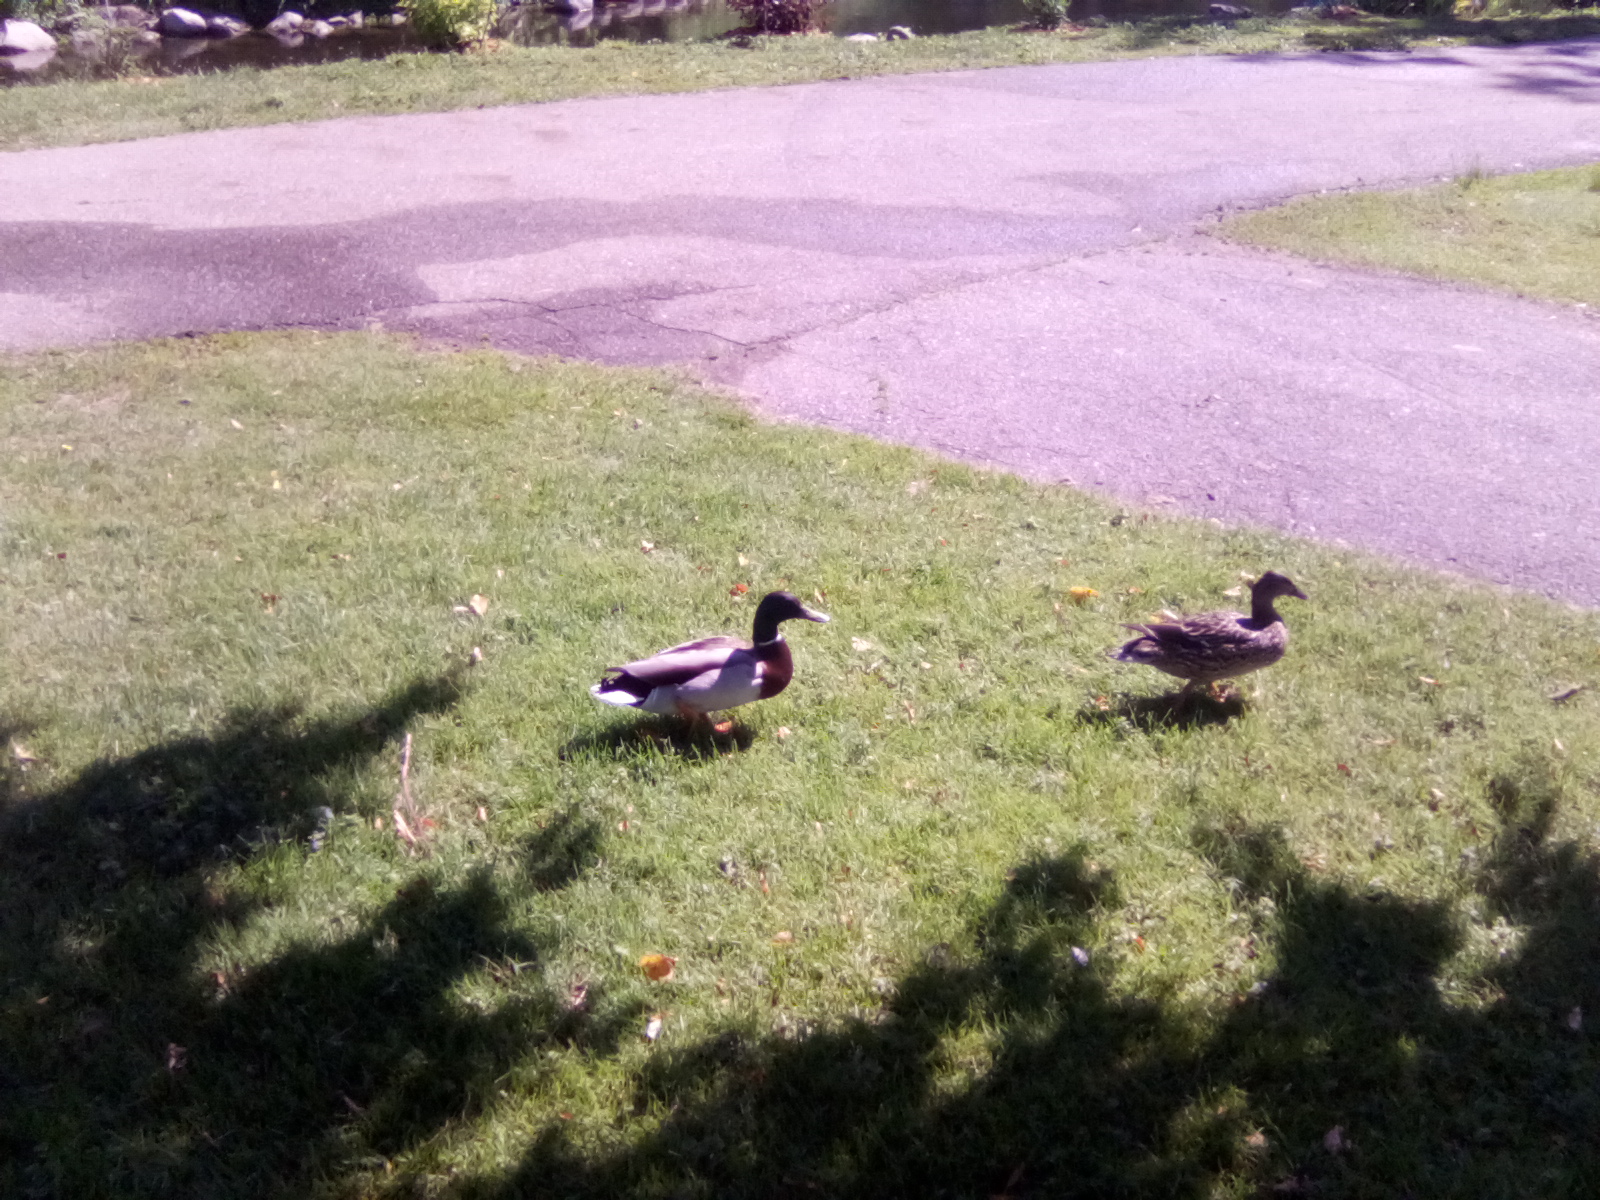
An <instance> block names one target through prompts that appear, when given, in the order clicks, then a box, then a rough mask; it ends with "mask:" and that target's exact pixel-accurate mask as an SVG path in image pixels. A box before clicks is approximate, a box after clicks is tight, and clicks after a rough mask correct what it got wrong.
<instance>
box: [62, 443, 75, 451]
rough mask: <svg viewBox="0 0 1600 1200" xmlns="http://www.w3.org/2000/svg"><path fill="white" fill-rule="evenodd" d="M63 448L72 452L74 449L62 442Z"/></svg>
mask: <svg viewBox="0 0 1600 1200" xmlns="http://www.w3.org/2000/svg"><path fill="white" fill-rule="evenodd" d="M61 448H62V449H63V450H71V449H72V447H71V446H70V445H68V444H67V443H66V442H62V443H61Z"/></svg>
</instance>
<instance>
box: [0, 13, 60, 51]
mask: <svg viewBox="0 0 1600 1200" xmlns="http://www.w3.org/2000/svg"><path fill="white" fill-rule="evenodd" d="M55 50H56V39H55V38H53V37H52V36H50V34H48V33H46V32H45V31H44V30H43V29H41V28H40V27H39V26H37V25H35V24H34V23H33V22H32V21H7V22H6V23H5V26H4V28H3V29H0V54H42V53H45V52H46V51H48V52H49V53H51V54H54V53H55Z"/></svg>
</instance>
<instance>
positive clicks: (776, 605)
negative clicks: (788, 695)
mask: <svg viewBox="0 0 1600 1200" xmlns="http://www.w3.org/2000/svg"><path fill="white" fill-rule="evenodd" d="M797 619H798V620H803V621H822V622H826V621H827V620H828V618H827V617H826V616H824V615H823V614H822V613H819V612H813V611H812V610H811V609H809V608H807V607H806V606H805V605H804V604H801V603H800V601H799V600H797V599H795V597H794V596H792V595H790V594H789V593H788V592H768V593H767V594H766V595H765V596H763V597H762V598H761V603H760V604H759V605H758V606H757V607H756V621H755V629H754V630H753V636H752V638H751V640H750V641H748V642H746V641H743V640H742V639H740V638H735V637H727V636H722V637H709V638H702V639H701V640H700V641H698V642H685V643H684V644H683V645H681V646H674V647H672V648H671V649H670V650H663V651H661V653H659V654H653V655H651V656H650V657H649V658H641V659H640V660H639V661H638V662H631V663H629V664H628V665H627V666H625V667H608V668H606V674H605V678H604V679H602V680H601V681H600V682H599V683H597V684H595V685H594V687H592V688H590V689H589V694H590V695H592V696H593V697H594V698H595V699H596V700H603V701H604V702H605V703H607V704H615V705H618V706H620V707H623V708H642V709H644V710H645V711H646V712H653V713H660V714H662V715H663V716H670V715H673V714H676V715H678V716H681V717H688V718H690V719H691V720H692V719H694V718H697V717H703V716H705V715H706V714H707V713H713V712H721V711H722V710H723V709H725V708H737V707H738V706H739V705H741V704H749V703H750V702H751V701H752V700H770V699H771V698H772V697H773V696H776V695H777V694H778V693H779V692H781V691H783V689H784V688H786V687H788V686H789V680H791V679H792V678H794V659H793V658H791V657H790V656H789V644H788V643H787V642H785V641H784V640H783V634H781V633H779V632H778V626H779V625H780V624H781V623H782V622H784V621H792V620H797Z"/></svg>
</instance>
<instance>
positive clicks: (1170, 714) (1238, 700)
mask: <svg viewBox="0 0 1600 1200" xmlns="http://www.w3.org/2000/svg"><path fill="white" fill-rule="evenodd" d="M1245 708H1246V704H1245V702H1244V698H1243V697H1242V696H1240V695H1238V694H1237V693H1229V694H1228V695H1226V696H1225V697H1223V698H1222V699H1220V700H1218V699H1216V698H1214V697H1212V696H1208V695H1206V694H1204V693H1203V692H1183V691H1176V692H1167V693H1166V694H1164V695H1161V696H1134V695H1131V694H1129V693H1126V692H1119V693H1118V694H1117V695H1116V696H1114V697H1111V698H1109V699H1108V700H1107V702H1106V705H1105V707H1104V708H1102V707H1101V706H1100V705H1099V704H1098V703H1090V704H1086V705H1084V706H1083V707H1082V708H1080V709H1079V710H1078V713H1077V717H1076V720H1077V722H1078V724H1080V725H1109V726H1114V727H1121V728H1132V729H1136V730H1139V731H1140V732H1143V733H1155V732H1158V731H1160V730H1168V729H1204V728H1206V727H1207V726H1211V725H1226V724H1227V723H1228V722H1229V721H1232V720H1235V719H1236V718H1238V717H1242V716H1243V715H1244V712H1245Z"/></svg>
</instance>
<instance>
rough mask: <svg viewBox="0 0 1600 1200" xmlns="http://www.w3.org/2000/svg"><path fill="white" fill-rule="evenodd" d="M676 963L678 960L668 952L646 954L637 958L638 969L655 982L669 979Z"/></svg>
mask: <svg viewBox="0 0 1600 1200" xmlns="http://www.w3.org/2000/svg"><path fill="white" fill-rule="evenodd" d="M677 965H678V960H677V959H675V958H673V957H672V956H671V955H668V954H646V955H645V956H644V957H643V958H641V959H640V960H639V969H640V970H642V971H643V972H644V973H645V977H646V978H648V979H653V980H655V981H656V982H657V983H664V982H666V981H667V980H668V979H671V978H672V972H673V970H674V969H675V968H676V967H677Z"/></svg>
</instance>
